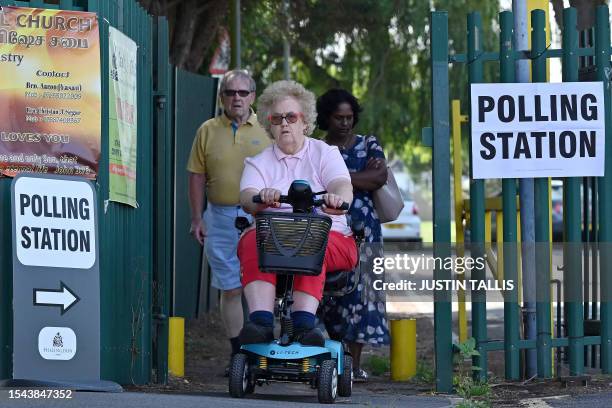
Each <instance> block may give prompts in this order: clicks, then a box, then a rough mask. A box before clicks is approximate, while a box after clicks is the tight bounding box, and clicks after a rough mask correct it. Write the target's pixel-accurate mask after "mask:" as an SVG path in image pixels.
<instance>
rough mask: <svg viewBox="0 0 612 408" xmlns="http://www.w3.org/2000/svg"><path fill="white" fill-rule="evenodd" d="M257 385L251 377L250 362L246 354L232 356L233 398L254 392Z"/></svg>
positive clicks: (230, 389)
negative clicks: (252, 381)
mask: <svg viewBox="0 0 612 408" xmlns="http://www.w3.org/2000/svg"><path fill="white" fill-rule="evenodd" d="M254 388H255V385H254V384H252V383H251V379H250V378H249V362H248V358H247V356H246V354H242V353H238V354H235V355H234V357H232V361H231V365H230V371H229V393H230V395H231V396H232V397H233V398H242V397H244V395H245V394H250V393H252V392H253V389H254Z"/></svg>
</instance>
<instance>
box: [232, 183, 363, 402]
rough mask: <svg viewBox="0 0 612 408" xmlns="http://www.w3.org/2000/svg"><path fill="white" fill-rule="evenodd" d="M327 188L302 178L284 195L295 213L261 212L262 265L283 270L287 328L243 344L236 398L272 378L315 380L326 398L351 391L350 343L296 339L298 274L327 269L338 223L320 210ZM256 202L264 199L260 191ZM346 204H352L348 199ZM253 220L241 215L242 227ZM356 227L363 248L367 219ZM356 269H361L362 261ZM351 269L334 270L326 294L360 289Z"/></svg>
mask: <svg viewBox="0 0 612 408" xmlns="http://www.w3.org/2000/svg"><path fill="white" fill-rule="evenodd" d="M323 193H324V192H321V193H313V192H312V190H311V188H310V185H309V184H308V182H306V181H303V180H296V181H294V182H293V183H292V184H291V187H290V188H289V192H288V195H286V196H281V199H280V202H281V203H287V204H290V205H291V206H292V207H293V212H292V213H289V212H286V213H283V212H271V211H264V212H261V213H259V214H257V216H256V217H255V225H256V240H257V250H258V257H259V268H260V270H261V271H264V272H273V273H276V274H277V275H278V279H277V284H276V297H277V299H276V302H275V304H276V306H275V314H276V316H277V317H280V322H281V332H280V337H279V338H278V339H275V340H273V341H272V342H269V343H257V344H246V345H243V346H242V347H241V349H240V352H239V353H238V354H235V355H234V357H233V358H232V361H231V363H230V371H229V392H230V395H231V396H232V397H234V398H242V397H244V396H245V395H246V394H249V393H252V392H254V390H255V386H256V385H259V386H261V385H263V384H269V383H270V382H298V383H306V384H309V385H310V386H311V388H313V389H317V391H318V399H319V402H320V403H327V404H331V403H334V401H335V399H336V396H337V395H340V396H341V397H350V396H351V393H352V388H353V360H352V358H351V356H350V355H349V354H348V351H347V350H346V349H345V346H344V345H343V344H342V343H341V342H338V341H333V340H325V345H324V346H323V347H318V346H305V345H303V344H300V343H299V342H297V341H294V338H293V324H292V320H291V305H292V303H293V297H292V292H293V276H294V275H311V276H316V275H318V274H320V273H321V267H322V265H323V258H324V256H325V250H326V247H327V240H328V236H329V231H330V228H331V224H332V221H331V218H329V217H328V216H325V215H319V214H315V212H314V209H315V207H317V206H321V205H322V204H323V200H321V199H316V196H317V195H320V194H323ZM253 201H254V202H261V201H260V197H259V196H255V197H253ZM343 207H344V208H342V207H341V208H342V209H348V205H347V204H346V203H344V204H343ZM361 224H362V223H361ZM248 225H249V223H248V221H247V220H246V218H243V219H240V218H239V219H237V220H236V227H237V228H239V229H240V230H244V229H245V228H246V227H248ZM352 228H353V232H354V235H355V239H356V241H357V248H358V251H359V247H360V244H361V241H362V240H363V224H362V225H353V226H352ZM358 255H359V254H358ZM357 258H358V259H359V256H358V257H357ZM355 271H356V273H357V274H358V273H359V265H357V266H356V269H355ZM350 272H351V271H328V272H327V275H326V281H325V288H324V296H342V295H344V294H347V293H350V292H352V291H353V290H355V288H356V286H357V282H358V281H359V279H358V276H356V279H355V281H354V284H353V285H352V287H349V273H350ZM282 278H285V279H284V280H285V283H284V285H283V283H282V282H281V281H282ZM283 286H284V287H283ZM283 289H284V290H283Z"/></svg>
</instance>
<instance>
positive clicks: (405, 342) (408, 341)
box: [391, 319, 416, 381]
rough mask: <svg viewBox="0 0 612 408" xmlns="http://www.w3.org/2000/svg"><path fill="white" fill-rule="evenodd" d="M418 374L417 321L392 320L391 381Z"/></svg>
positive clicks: (403, 379)
mask: <svg viewBox="0 0 612 408" xmlns="http://www.w3.org/2000/svg"><path fill="white" fill-rule="evenodd" d="M415 374H416V319H401V320H391V380H393V381H408V380H409V379H410V378H412V377H414V375H415Z"/></svg>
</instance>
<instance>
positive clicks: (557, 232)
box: [550, 180, 582, 242]
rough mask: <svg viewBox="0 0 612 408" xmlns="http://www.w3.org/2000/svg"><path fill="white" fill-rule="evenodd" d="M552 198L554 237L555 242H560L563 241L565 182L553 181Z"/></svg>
mask: <svg viewBox="0 0 612 408" xmlns="http://www.w3.org/2000/svg"><path fill="white" fill-rule="evenodd" d="M581 190H582V189H581ZM550 196H551V203H552V209H551V212H552V235H553V236H552V237H553V241H557V242H558V241H562V240H563V182H562V181H561V180H552V181H551V184H550Z"/></svg>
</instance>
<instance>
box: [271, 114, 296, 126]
mask: <svg viewBox="0 0 612 408" xmlns="http://www.w3.org/2000/svg"><path fill="white" fill-rule="evenodd" d="M303 117H304V115H303V114H302V113H301V112H297V113H296V112H287V113H282V114H281V113H274V114H272V115H270V116H268V120H269V121H270V123H271V124H273V125H280V124H281V123H283V119H285V120H286V121H287V123H295V122H297V121H298V119H300V118H303Z"/></svg>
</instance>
